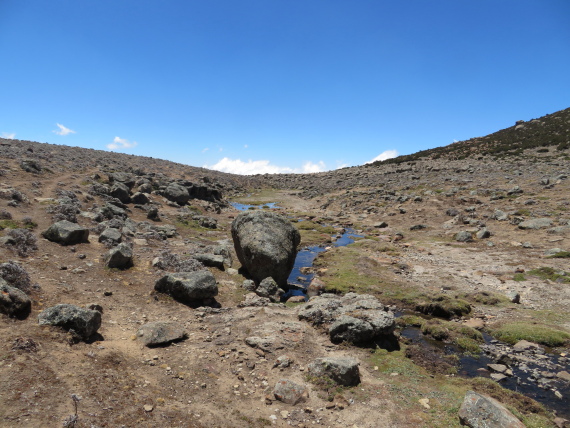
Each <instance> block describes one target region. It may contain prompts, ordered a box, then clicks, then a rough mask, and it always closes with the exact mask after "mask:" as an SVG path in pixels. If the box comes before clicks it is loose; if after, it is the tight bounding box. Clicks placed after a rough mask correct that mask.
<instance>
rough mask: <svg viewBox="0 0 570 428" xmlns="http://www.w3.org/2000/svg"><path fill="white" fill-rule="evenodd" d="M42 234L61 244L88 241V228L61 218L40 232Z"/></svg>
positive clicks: (49, 239)
mask: <svg viewBox="0 0 570 428" xmlns="http://www.w3.org/2000/svg"><path fill="white" fill-rule="evenodd" d="M42 236H43V237H44V238H46V239H47V240H48V241H52V242H57V243H59V244H61V245H74V244H81V243H83V242H89V241H88V238H89V229H87V228H85V227H82V226H79V225H78V224H77V223H72V222H70V221H67V220H61V221H58V222H57V223H54V224H52V225H51V226H50V227H49V228H48V230H46V231H45V232H42Z"/></svg>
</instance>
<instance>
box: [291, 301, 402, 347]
mask: <svg viewBox="0 0 570 428" xmlns="http://www.w3.org/2000/svg"><path fill="white" fill-rule="evenodd" d="M298 317H299V319H301V320H306V321H309V322H310V323H312V324H313V325H315V326H319V325H324V326H328V332H329V336H330V339H331V341H332V342H335V343H339V342H343V341H347V342H350V343H355V344H364V343H369V342H373V341H374V340H376V339H378V338H391V337H392V336H393V332H394V328H395V321H394V314H393V313H392V312H391V311H390V310H388V308H387V307H386V306H385V305H384V304H382V303H381V302H380V301H379V300H378V299H376V298H375V297H374V296H371V295H369V294H357V293H347V294H346V295H345V296H343V297H339V296H337V295H334V294H327V293H325V294H322V295H320V296H316V297H312V298H311V299H310V300H309V301H308V302H307V303H306V304H305V305H303V306H301V308H300V309H299V313H298Z"/></svg>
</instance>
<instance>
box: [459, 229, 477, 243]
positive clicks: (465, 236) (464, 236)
mask: <svg viewBox="0 0 570 428" xmlns="http://www.w3.org/2000/svg"><path fill="white" fill-rule="evenodd" d="M455 240H456V241H457V242H472V241H473V235H471V232H467V231H466V230H462V231H461V232H458V233H457V234H455Z"/></svg>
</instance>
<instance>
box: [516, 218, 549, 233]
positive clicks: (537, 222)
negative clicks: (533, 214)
mask: <svg viewBox="0 0 570 428" xmlns="http://www.w3.org/2000/svg"><path fill="white" fill-rule="evenodd" d="M550 226H552V220H551V219H549V218H534V219H531V220H526V221H523V222H522V223H519V226H518V227H519V229H523V230H528V229H531V230H538V229H544V228H546V227H550Z"/></svg>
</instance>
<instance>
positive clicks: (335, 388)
mask: <svg viewBox="0 0 570 428" xmlns="http://www.w3.org/2000/svg"><path fill="white" fill-rule="evenodd" d="M306 380H307V382H311V383H312V384H313V385H315V386H316V387H317V388H318V389H320V390H321V391H322V392H323V393H324V396H323V397H322V398H323V399H324V400H327V401H333V399H334V398H335V396H337V395H338V394H342V393H343V392H344V391H345V390H346V389H347V387H346V386H342V385H339V384H338V383H336V382H335V381H334V380H332V379H331V378H330V377H328V376H313V375H307V376H306Z"/></svg>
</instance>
